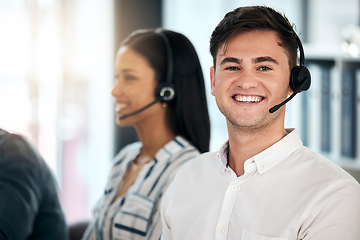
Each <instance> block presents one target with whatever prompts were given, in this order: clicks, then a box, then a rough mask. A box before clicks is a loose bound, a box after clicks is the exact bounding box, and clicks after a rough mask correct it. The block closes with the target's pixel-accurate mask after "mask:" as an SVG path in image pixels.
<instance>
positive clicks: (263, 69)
mask: <svg viewBox="0 0 360 240" xmlns="http://www.w3.org/2000/svg"><path fill="white" fill-rule="evenodd" d="M259 70H261V71H268V70H271V68H269V67H266V66H261V67H259Z"/></svg>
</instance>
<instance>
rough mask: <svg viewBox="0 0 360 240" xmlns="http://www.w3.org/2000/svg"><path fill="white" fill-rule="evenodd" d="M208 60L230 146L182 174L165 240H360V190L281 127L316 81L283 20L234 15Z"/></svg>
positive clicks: (262, 14) (256, 12)
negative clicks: (290, 106)
mask: <svg viewBox="0 0 360 240" xmlns="http://www.w3.org/2000/svg"><path fill="white" fill-rule="evenodd" d="M297 49H299V52H300V60H299V63H300V64H298V60H297ZM210 52H211V55H212V57H213V66H212V67H211V69H210V79H211V93H212V95H213V96H214V97H215V100H216V103H217V106H218V108H219V110H220V112H221V113H222V114H223V115H224V116H225V117H226V123H227V129H228V134H229V139H228V141H227V142H226V143H225V144H224V145H223V146H222V147H221V148H220V149H219V150H218V151H217V152H213V153H205V154H202V155H201V156H200V157H197V158H196V159H194V160H192V161H190V162H188V163H186V164H184V166H183V167H182V168H181V169H180V170H179V171H178V173H177V175H176V177H175V178H174V180H173V181H172V183H171V185H170V186H169V188H168V191H167V192H166V193H165V194H164V197H163V200H162V205H161V216H162V220H163V229H164V230H163V236H162V239H166V240H168V239H173V240H177V239H178V240H184V239H206V240H208V239H216V240H220V239H231V240H233V239H243V240H251V239H262V240H266V239H267V240H270V239H271V240H285V239H286V240H295V239H296V240H300V239H303V240H325V239H326V240H339V239H346V240H358V239H360V228H359V225H360V187H359V183H358V182H357V181H356V180H355V179H354V178H353V177H351V176H350V175H349V174H348V173H347V172H345V171H344V170H343V169H341V168H340V167H339V166H338V165H336V164H335V163H333V162H331V161H329V160H328V159H326V158H324V157H323V156H321V155H319V154H317V153H315V152H313V151H312V150H310V149H308V148H307V147H305V146H304V145H303V143H302V141H301V139H300V136H299V134H298V132H297V131H296V129H290V128H289V129H286V128H285V127H284V119H285V106H284V105H285V103H286V102H288V101H289V100H290V99H292V98H293V97H294V96H295V94H297V93H298V92H301V91H306V90H307V89H308V88H309V87H310V82H311V76H310V72H309V71H308V69H307V68H306V67H305V66H304V62H305V60H304V51H303V47H302V44H301V41H300V39H299V37H298V36H297V34H296V32H295V30H294V29H293V26H292V25H291V24H290V22H289V21H288V19H287V18H286V17H285V15H283V14H281V13H279V12H277V11H276V10H274V9H272V8H269V7H266V6H250V7H240V8H237V9H235V10H233V11H231V12H229V13H227V14H226V15H225V17H224V18H223V19H222V20H221V22H220V23H219V24H218V26H217V27H216V28H215V30H214V31H213V33H212V36H211V39H210ZM316 80H317V81H318V80H319V79H316Z"/></svg>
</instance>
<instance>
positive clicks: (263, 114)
mask: <svg viewBox="0 0 360 240" xmlns="http://www.w3.org/2000/svg"><path fill="white" fill-rule="evenodd" d="M278 43H279V38H278V36H277V34H276V32H275V31H261V30H256V31H250V32H245V33H241V34H238V35H235V36H234V37H233V38H232V39H230V41H229V42H228V45H227V46H226V48H224V46H221V47H220V48H219V51H218V53H217V56H216V68H214V67H212V68H211V71H210V77H211V94H212V95H213V96H215V98H216V103H217V105H218V107H219V109H220V111H221V112H222V114H223V115H224V116H225V117H226V118H227V120H228V124H231V125H232V126H234V127H236V128H239V129H243V130H249V131H251V130H259V129H263V128H264V127H268V126H272V125H273V124H277V125H278V126H280V124H282V125H283V124H284V123H283V122H284V116H285V111H284V107H282V108H280V109H279V110H278V111H276V112H275V113H269V109H270V108H271V107H273V106H274V105H276V104H279V103H280V102H282V101H283V100H285V99H286V97H287V96H288V95H289V94H291V89H290V87H289V78H290V68H289V60H288V56H287V54H286V52H285V48H283V47H281V46H279V44H278Z"/></svg>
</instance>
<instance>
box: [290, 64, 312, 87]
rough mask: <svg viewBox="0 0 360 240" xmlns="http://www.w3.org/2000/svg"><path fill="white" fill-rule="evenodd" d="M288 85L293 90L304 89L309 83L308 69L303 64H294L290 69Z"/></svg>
mask: <svg viewBox="0 0 360 240" xmlns="http://www.w3.org/2000/svg"><path fill="white" fill-rule="evenodd" d="M289 84H290V87H291V89H292V90H293V91H294V92H295V91H297V92H301V91H306V90H308V89H309V88H310V85H311V75H310V71H309V69H308V68H307V67H305V66H296V67H294V68H293V69H292V70H291V75H290V82H289Z"/></svg>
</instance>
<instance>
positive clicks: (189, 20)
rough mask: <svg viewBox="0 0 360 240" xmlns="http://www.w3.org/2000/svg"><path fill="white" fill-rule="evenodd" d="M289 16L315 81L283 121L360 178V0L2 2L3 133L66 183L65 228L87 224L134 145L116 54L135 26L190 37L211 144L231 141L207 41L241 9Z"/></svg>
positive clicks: (0, 79) (0, 107) (0, 98)
mask: <svg viewBox="0 0 360 240" xmlns="http://www.w3.org/2000/svg"><path fill="white" fill-rule="evenodd" d="M254 4H261V5H268V6H271V7H274V8H275V9H277V10H279V11H281V12H284V13H285V14H286V16H287V17H288V18H289V20H290V22H292V23H293V24H295V25H296V31H297V32H298V33H299V36H300V38H301V40H302V41H303V43H304V49H305V55H306V65H307V66H308V67H309V68H310V71H311V73H312V87H311V89H310V90H309V91H307V92H305V93H301V94H299V95H298V96H297V97H296V98H294V99H293V100H292V101H291V102H290V103H288V104H287V116H286V126H287V127H295V128H297V129H299V131H300V133H301V137H302V140H303V141H304V144H305V145H307V146H309V147H310V148H312V149H313V150H315V151H317V152H319V153H321V154H324V155H325V156H326V157H328V158H329V159H330V160H332V161H334V162H335V163H337V164H339V165H340V166H342V167H344V168H345V169H346V170H347V171H349V172H350V173H351V174H353V175H354V176H355V177H358V175H359V169H360V153H359V149H360V141H359V138H360V128H359V124H358V121H359V117H360V80H359V79H360V74H359V73H360V71H359V69H360V57H359V47H360V30H359V24H360V2H359V1H357V0H342V1H336V0H292V1H288V0H267V1H266V0H263V1H260V0H259V1H256V0H248V1H245V0H226V1H225V0H206V1H205V0H0V113H1V117H0V128H3V129H5V130H8V131H10V132H14V133H19V134H22V135H25V136H26V137H27V138H28V139H29V140H30V142H32V143H33V144H34V145H35V146H36V147H37V148H38V149H39V151H40V153H41V154H42V156H43V157H44V158H45V160H46V161H47V163H48V164H49V166H50V167H51V169H52V170H53V172H54V174H55V176H56V178H57V180H58V183H59V192H60V198H61V203H62V206H63V209H64V211H65V214H66V218H67V221H68V223H69V224H70V223H74V222H77V221H81V220H86V219H88V218H89V217H90V215H91V209H92V206H93V205H94V204H95V202H96V200H97V199H98V198H99V196H100V195H101V194H102V192H103V189H104V186H105V182H106V178H107V174H108V170H109V167H110V164H111V160H112V158H113V156H114V155H115V153H116V152H117V151H118V150H119V149H120V148H121V147H122V146H124V145H125V144H127V143H129V142H132V141H135V140H136V137H135V133H134V130H133V129H132V128H120V127H118V126H116V125H115V122H114V120H115V115H114V102H113V99H112V97H111V94H110V91H111V89H112V86H113V84H114V59H115V54H116V51H117V48H118V46H119V44H120V42H121V40H122V39H124V38H125V37H126V36H127V35H128V34H129V33H130V32H132V31H133V30H136V29H139V28H156V27H164V28H168V29H171V30H175V31H179V32H181V33H183V34H185V35H186V36H187V37H188V38H189V39H190V40H191V41H192V42H193V44H194V45H195V48H196V49H197V51H198V54H199V56H200V61H201V63H202V66H203V71H204V75H205V80H206V86H207V89H208V101H209V111H210V115H211V116H210V117H211V130H212V133H211V134H212V137H211V151H216V150H217V149H218V148H219V147H220V145H221V144H222V143H223V142H224V141H225V140H226V139H227V130H226V125H225V119H224V117H223V116H222V115H221V113H220V112H219V111H218V109H217V106H216V104H215V101H214V99H213V97H212V96H211V95H210V79H209V68H210V66H211V65H212V59H211V56H210V54H209V39H210V36H211V33H212V31H213V29H214V28H215V26H216V25H217V23H218V22H219V21H220V20H221V19H222V18H223V16H224V14H225V13H226V12H228V11H231V10H233V9H234V8H236V7H239V6H244V5H254Z"/></svg>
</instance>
